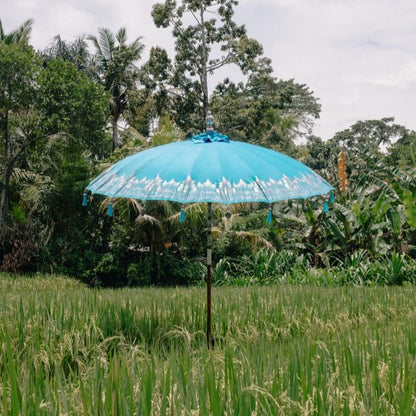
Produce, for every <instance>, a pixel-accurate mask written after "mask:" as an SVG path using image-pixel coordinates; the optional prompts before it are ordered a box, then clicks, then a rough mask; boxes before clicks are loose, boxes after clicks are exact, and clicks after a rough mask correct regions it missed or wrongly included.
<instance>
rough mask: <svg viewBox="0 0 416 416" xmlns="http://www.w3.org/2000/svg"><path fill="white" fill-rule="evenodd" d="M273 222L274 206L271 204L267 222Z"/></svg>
mask: <svg viewBox="0 0 416 416" xmlns="http://www.w3.org/2000/svg"><path fill="white" fill-rule="evenodd" d="M271 223H272V206H271V205H270V206H269V212H268V213H267V224H271Z"/></svg>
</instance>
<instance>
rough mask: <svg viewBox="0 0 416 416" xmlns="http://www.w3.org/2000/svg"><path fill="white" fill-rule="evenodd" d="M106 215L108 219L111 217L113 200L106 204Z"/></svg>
mask: <svg viewBox="0 0 416 416" xmlns="http://www.w3.org/2000/svg"><path fill="white" fill-rule="evenodd" d="M107 215H108V216H109V217H112V216H113V200H112V199H110V203H109V204H108V209H107Z"/></svg>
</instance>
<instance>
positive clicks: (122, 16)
mask: <svg viewBox="0 0 416 416" xmlns="http://www.w3.org/2000/svg"><path fill="white" fill-rule="evenodd" d="M155 2H156V0H123V1H119V2H116V1H114V0H0V19H1V21H2V24H3V27H4V29H5V31H6V32H9V31H11V30H14V29H16V28H17V27H18V26H19V25H20V24H21V23H23V22H24V21H25V20H26V19H29V18H33V19H34V25H33V31H32V35H31V44H32V45H33V46H34V47H35V48H36V49H44V48H46V47H47V46H48V45H49V43H50V42H51V40H52V38H53V37H54V36H55V35H57V34H60V36H61V38H62V39H64V40H67V41H73V40H74V39H75V38H76V37H77V36H79V35H81V34H96V33H97V29H98V28H99V27H108V28H110V29H111V30H112V31H114V32H115V31H117V30H118V29H119V28H120V27H125V28H126V29H127V35H128V37H129V40H133V39H135V38H136V37H139V36H141V37H142V42H143V43H144V44H145V47H146V48H145V51H144V55H143V61H142V62H144V60H145V59H146V58H147V56H148V53H149V51H150V48H151V47H152V46H156V45H159V46H162V47H165V48H166V49H167V50H168V51H173V38H172V36H171V33H170V29H158V28H156V27H155V26H154V24H153V21H152V18H151V15H150V12H151V9H152V5H153V4H154V3H155ZM235 21H236V22H237V23H239V24H245V25H246V28H247V32H248V35H249V36H250V37H252V38H255V39H256V40H258V41H259V42H260V43H261V44H262V45H263V47H264V53H265V55H266V56H267V57H269V58H271V60H272V64H273V68H274V75H275V76H276V77H277V78H278V79H284V80H286V79H292V78H293V79H294V80H295V81H296V82H298V83H300V84H306V85H307V86H308V87H309V88H310V89H311V90H312V91H313V92H314V95H315V97H317V98H319V102H320V103H321V105H322V112H321V117H320V119H319V120H317V122H316V126H315V128H314V130H313V133H314V134H315V135H317V136H320V137H322V138H323V139H325V140H326V139H329V138H331V137H332V136H333V135H334V133H336V132H337V131H341V130H344V129H347V128H349V127H350V126H351V125H352V124H354V123H355V122H356V121H358V120H369V119H379V118H382V117H395V120H396V122H397V123H399V124H401V125H404V126H406V127H407V128H409V129H413V130H416V113H415V111H416V24H415V22H416V0H240V1H239V5H238V6H237V8H236V9H235ZM228 71H229V73H227V71H226V70H223V73H222V74H224V77H225V76H229V77H230V78H232V79H233V78H234V77H235V78H238V76H239V74H238V73H237V72H235V70H233V69H232V68H230V69H229V70H228ZM236 80H238V79H236Z"/></svg>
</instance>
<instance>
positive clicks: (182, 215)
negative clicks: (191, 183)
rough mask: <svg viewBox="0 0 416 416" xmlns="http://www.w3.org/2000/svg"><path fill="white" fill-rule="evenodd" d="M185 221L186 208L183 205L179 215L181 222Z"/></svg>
mask: <svg viewBox="0 0 416 416" xmlns="http://www.w3.org/2000/svg"><path fill="white" fill-rule="evenodd" d="M184 221H185V208H184V206H183V205H182V207H181V213H180V214H179V222H180V223H183V222H184Z"/></svg>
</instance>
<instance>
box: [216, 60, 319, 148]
mask: <svg viewBox="0 0 416 416" xmlns="http://www.w3.org/2000/svg"><path fill="white" fill-rule="evenodd" d="M211 107H212V111H213V113H214V114H215V115H216V117H217V121H218V123H217V125H218V126H219V127H220V129H221V131H223V132H225V133H227V134H228V135H230V136H232V137H233V138H235V139H239V140H243V141H253V140H254V141H257V142H259V143H260V144H262V145H265V146H270V147H273V148H275V149H276V150H279V151H282V152H285V153H288V154H291V155H294V152H295V150H296V149H295V146H294V139H295V138H297V137H300V136H302V135H304V134H306V133H308V132H310V130H311V128H312V125H313V121H314V119H316V118H318V117H319V113H320V108H321V106H320V104H319V103H318V101H317V99H316V98H315V97H314V96H313V93H312V91H310V90H309V88H308V87H307V86H306V85H304V84H298V83H295V82H294V80H288V81H284V80H276V78H274V77H273V76H272V75H271V74H270V70H269V68H268V67H267V66H266V67H264V66H260V67H259V68H255V69H253V71H252V72H251V73H250V76H249V77H248V80H247V82H246V83H243V82H240V83H238V84H235V83H233V82H231V81H230V80H225V81H224V82H223V83H222V84H220V85H218V86H217V88H216V90H215V91H214V94H213V97H212V106H211Z"/></svg>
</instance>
